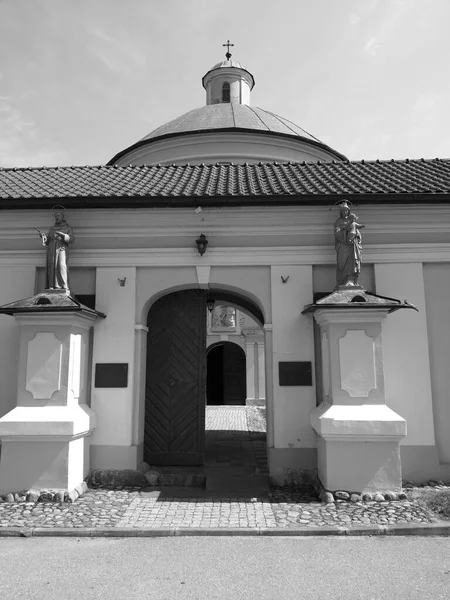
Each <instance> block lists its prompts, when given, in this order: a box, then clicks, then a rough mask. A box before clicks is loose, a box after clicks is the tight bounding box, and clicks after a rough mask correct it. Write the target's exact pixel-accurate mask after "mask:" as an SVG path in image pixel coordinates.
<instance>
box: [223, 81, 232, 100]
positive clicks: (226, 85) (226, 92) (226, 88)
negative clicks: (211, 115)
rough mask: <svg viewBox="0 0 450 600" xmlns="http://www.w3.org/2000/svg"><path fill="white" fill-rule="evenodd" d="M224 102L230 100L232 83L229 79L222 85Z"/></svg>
mask: <svg viewBox="0 0 450 600" xmlns="http://www.w3.org/2000/svg"><path fill="white" fill-rule="evenodd" d="M222 102H223V103H224V102H228V103H229V102H230V84H229V83H228V81H225V83H224V84H223V85H222Z"/></svg>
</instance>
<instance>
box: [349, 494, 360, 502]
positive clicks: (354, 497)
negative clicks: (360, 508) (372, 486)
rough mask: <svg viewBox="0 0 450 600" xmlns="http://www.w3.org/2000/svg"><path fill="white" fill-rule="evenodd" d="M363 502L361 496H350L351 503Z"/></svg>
mask: <svg viewBox="0 0 450 600" xmlns="http://www.w3.org/2000/svg"><path fill="white" fill-rule="evenodd" d="M361 500H362V496H361V494H351V495H350V502H361Z"/></svg>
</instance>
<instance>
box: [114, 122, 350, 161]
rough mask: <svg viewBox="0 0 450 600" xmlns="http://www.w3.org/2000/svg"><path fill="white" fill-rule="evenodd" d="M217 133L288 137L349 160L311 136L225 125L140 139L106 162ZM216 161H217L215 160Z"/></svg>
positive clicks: (338, 157) (335, 157) (340, 158)
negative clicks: (170, 142)
mask: <svg viewBox="0 0 450 600" xmlns="http://www.w3.org/2000/svg"><path fill="white" fill-rule="evenodd" d="M217 133H247V134H248V133H251V134H252V135H253V134H254V135H257V136H269V137H272V138H278V139H286V140H290V141H295V142H300V143H302V144H307V145H310V146H313V147H314V148H318V149H320V150H324V151H325V152H328V153H329V154H330V155H332V157H330V158H334V159H335V160H342V161H347V160H348V158H347V157H346V156H344V155H343V154H341V153H340V152H337V151H336V150H333V148H330V146H327V145H326V144H323V143H322V142H319V141H315V140H311V139H309V138H306V137H302V136H299V135H290V134H287V133H279V132H275V131H265V130H258V129H246V128H244V127H224V128H221V129H202V130H199V131H182V132H177V133H166V134H164V135H160V136H158V137H154V138H151V139H149V140H146V139H144V140H139V141H138V142H136V143H135V144H132V145H131V146H128V148H125V149H124V150H121V151H120V152H118V153H117V154H116V155H115V156H113V158H112V159H111V160H110V161H109V162H107V163H106V165H107V166H111V165H114V164H115V163H116V162H117V161H118V160H120V159H121V158H123V157H124V156H126V155H127V154H128V153H129V152H133V151H134V150H137V149H139V148H144V147H145V146H150V145H151V144H152V143H154V142H158V141H161V140H167V139H171V138H181V137H186V136H189V135H191V136H192V135H196V136H207V135H211V134H217ZM274 160H276V159H275V158H274ZM204 162H206V163H207V162H208V161H207V160H206V161H204ZM214 162H216V161H214Z"/></svg>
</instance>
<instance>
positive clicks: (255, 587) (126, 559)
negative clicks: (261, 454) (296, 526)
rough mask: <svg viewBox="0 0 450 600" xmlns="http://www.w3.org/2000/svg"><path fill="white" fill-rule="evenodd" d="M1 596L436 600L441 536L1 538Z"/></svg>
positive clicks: (441, 574) (449, 558)
mask: <svg viewBox="0 0 450 600" xmlns="http://www.w3.org/2000/svg"><path fill="white" fill-rule="evenodd" d="M0 598H2V600H19V599H26V600H41V599H45V600H53V599H55V600H56V599H58V600H59V599H64V600H85V599H95V600H99V599H103V598H105V599H106V598H107V599H108V600H115V599H119V598H120V599H121V600H122V599H124V598H125V599H127V600H128V599H130V600H134V599H135V598H136V599H141V598H142V599H144V598H154V599H157V600H174V599H183V600H184V599H195V600H203V599H207V600H213V599H216V598H220V599H227V600H228V599H231V600H239V599H241V598H245V599H246V600H250V599H256V598H257V599H258V600H265V599H270V600H275V599H278V598H280V599H283V600H290V599H292V600H294V599H295V600H299V599H301V600H310V599H314V600H316V599H320V600H328V599H333V600H341V599H342V600H343V599H345V600H348V599H351V600H358V599H364V600H382V599H385V598H386V599H389V600H392V599H394V598H395V600H404V599H405V600H406V599H408V600H416V599H417V600H427V599H433V600H438V599H440V598H443V599H444V598H445V599H446V600H448V598H450V539H448V538H420V537H417V538H401V539H399V538H386V537H383V538H265V539H264V538H263V539H261V538H248V539H246V538H244V537H218V538H152V539H148V538H147V539H130V538H127V539H105V538H97V539H89V538H79V539H77V538H67V539H65V538H58V539H56V538H41V539H39V538H28V539H18V538H0Z"/></svg>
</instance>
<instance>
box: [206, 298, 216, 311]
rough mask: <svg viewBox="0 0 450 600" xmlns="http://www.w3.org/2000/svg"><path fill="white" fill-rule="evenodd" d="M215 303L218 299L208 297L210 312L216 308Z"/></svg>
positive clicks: (207, 305) (207, 306)
mask: <svg viewBox="0 0 450 600" xmlns="http://www.w3.org/2000/svg"><path fill="white" fill-rule="evenodd" d="M215 303H216V301H215V300H213V299H212V298H211V296H210V297H209V298H208V300H207V301H206V308H207V309H208V310H209V312H212V311H213V310H214V305H215Z"/></svg>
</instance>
